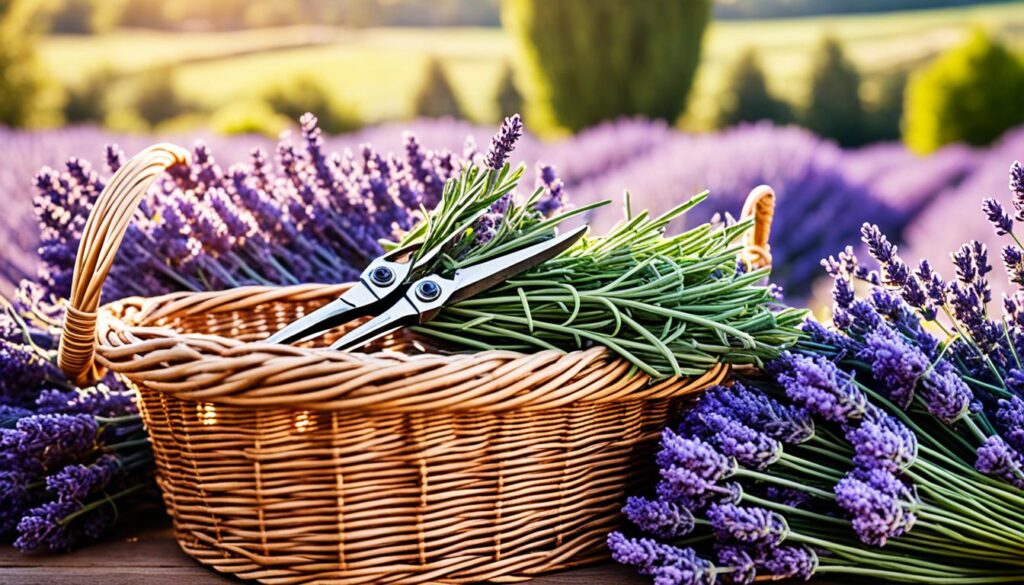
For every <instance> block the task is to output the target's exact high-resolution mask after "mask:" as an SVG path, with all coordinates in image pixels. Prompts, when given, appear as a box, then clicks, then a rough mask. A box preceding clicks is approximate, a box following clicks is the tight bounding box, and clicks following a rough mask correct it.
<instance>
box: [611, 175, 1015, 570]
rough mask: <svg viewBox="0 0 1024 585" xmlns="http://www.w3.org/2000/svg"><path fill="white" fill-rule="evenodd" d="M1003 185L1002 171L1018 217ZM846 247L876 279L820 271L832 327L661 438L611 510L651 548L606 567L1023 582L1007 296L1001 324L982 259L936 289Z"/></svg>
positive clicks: (881, 242)
mask: <svg viewBox="0 0 1024 585" xmlns="http://www.w3.org/2000/svg"><path fill="white" fill-rule="evenodd" d="M1014 168H1015V169H1016V168H1017V167H1016V166H1015V167H1014ZM1014 186H1015V183H1014V175H1012V174H1011V191H1012V194H1013V198H1014V199H1013V202H1014V208H1015V209H1021V208H1024V203H1020V207H1017V203H1018V202H1024V189H1020V192H1019V193H1018V192H1017V191H1016V190H1014ZM983 212H984V213H985V215H986V216H987V217H988V218H989V219H990V221H991V223H992V224H993V227H994V229H995V230H996V231H997V232H1003V234H1004V235H1005V236H1006V237H1008V238H1009V239H1010V240H1011V241H1012V242H1013V244H1011V246H1010V247H1009V248H1008V250H1007V251H1006V252H1004V256H1009V257H1010V258H1011V259H1014V258H1016V255H1017V254H1018V253H1020V251H1021V249H1020V244H1019V242H1017V236H1016V235H1015V234H1014V233H1013V228H1014V225H1013V223H1012V222H1011V221H1010V219H1011V218H1009V214H1008V213H1007V212H1005V211H1004V210H1003V208H1002V206H1001V205H1000V204H999V203H998V202H996V201H989V202H986V203H985V205H984V209H983ZM1013 219H1016V218H1013ZM863 240H864V244H865V247H866V249H867V250H868V252H869V253H870V255H871V256H872V258H873V259H874V260H875V261H876V262H877V263H878V264H877V268H869V267H867V266H866V265H865V264H863V263H862V262H860V261H859V260H858V259H857V258H856V256H854V255H853V253H852V250H850V249H847V250H844V251H843V252H842V253H840V254H839V255H838V256H837V257H831V258H829V259H827V260H825V261H823V264H824V265H825V267H826V269H827V271H828V272H829V274H830V275H831V276H832V277H833V279H834V289H833V298H834V300H835V307H834V318H833V326H832V327H826V326H823V325H821V324H819V323H816V322H814V321H808V322H807V323H806V324H805V326H804V330H805V333H806V337H805V338H804V339H803V340H801V341H800V342H798V343H797V345H796V347H795V348H794V350H793V351H792V352H790V353H786V354H784V355H783V356H781V357H780V358H778V359H776V360H774V361H772V362H770V363H769V364H768V366H767V369H766V372H765V374H764V375H763V376H760V377H754V378H750V379H746V380H744V381H742V382H738V383H736V384H735V385H733V386H732V387H730V388H717V389H714V390H711V391H709V392H708V393H707V394H706V395H705V396H703V397H702V398H701V399H700V401H699V402H698V403H697V405H696V407H695V408H694V409H693V410H691V411H690V412H689V413H688V414H687V415H686V416H685V418H684V420H683V422H682V424H681V425H680V427H679V430H678V431H677V432H674V431H672V430H666V431H665V433H664V435H663V438H662V446H661V450H660V452H659V453H658V457H657V464H658V467H659V471H660V481H659V482H658V483H657V485H656V486H654V489H653V490H652V492H653V494H654V495H655V496H656V498H655V499H651V500H648V499H642V498H636V499H632V500H631V501H630V503H629V505H627V506H626V508H625V510H624V511H625V513H626V515H627V517H628V518H629V519H630V520H631V521H632V523H633V525H634V526H635V528H636V529H638V530H639V531H640V532H642V533H645V534H646V535H649V536H651V537H653V538H654V539H655V540H644V538H645V537H640V538H632V537H628V536H626V535H624V534H620V533H616V534H614V535H612V536H611V537H610V538H609V546H610V547H611V549H612V553H613V556H614V557H615V558H616V559H618V560H620V561H621V562H625V563H627V564H633V565H636V566H638V567H639V569H640V571H641V572H642V573H643V574H647V575H653V576H655V577H656V579H659V581H658V582H660V583H686V584H691V583H692V584H696V583H702V584H705V585H707V584H712V583H718V582H722V583H730V582H731V583H750V582H753V581H754V580H755V579H781V578H788V577H802V578H809V577H810V576H811V575H825V576H828V575H856V576H860V577H865V578H868V577H869V578H875V579H881V580H886V581H902V582H917V583H951V584H954V583H955V584H959V583H965V584H966V583H1014V582H1020V581H1021V580H1024V562H1021V561H1020V557H1019V550H1020V547H1021V546H1022V545H1024V512H1022V511H1021V509H1022V507H1021V506H1022V504H1024V458H1022V456H1021V451H1020V449H1021V448H1022V447H1024V444H1022V439H1024V400H1022V398H1021V392H1022V391H1024V385H1022V384H1021V381H1024V373H1022V372H1024V369H1022V366H1021V361H1020V357H1019V356H1020V355H1021V349H1022V347H1021V345H1020V333H1021V329H1020V325H1019V323H1020V321H1019V315H1018V314H1017V312H1018V311H1019V310H1020V309H1019V307H1020V299H1021V296H1020V291H1016V292H1015V293H1013V294H1012V295H1008V296H1007V297H1006V298H1005V299H1004V309H1005V312H1004V315H1003V317H1002V318H1001V319H1000V318H998V317H996V311H995V310H994V309H992V310H990V309H989V304H990V302H991V296H992V295H991V292H990V291H991V289H990V286H989V284H988V280H987V279H988V274H989V273H990V272H991V270H992V268H991V265H990V263H989V260H988V254H987V250H986V248H985V246H983V245H981V244H978V243H975V242H971V243H968V244H966V245H964V246H962V247H961V248H960V249H958V250H956V251H955V252H953V254H952V259H953V264H954V266H955V268H956V274H955V275H954V277H953V278H952V279H950V280H946V279H945V278H944V277H943V276H942V275H940V274H939V273H938V272H937V271H935V270H934V269H933V268H932V266H931V265H930V264H929V263H927V262H922V263H919V264H918V265H917V266H916V268H911V266H910V265H908V264H907V263H906V262H904V260H903V259H902V258H901V257H900V255H899V253H898V250H897V248H896V246H895V245H893V244H892V243H891V242H890V241H889V240H888V238H886V236H885V235H884V234H883V233H882V232H881V231H880V230H879V229H877V228H876V227H875V226H871V225H865V226H864V229H863ZM1008 268H1010V269H1011V270H1012V269H1014V268H1015V267H1014V266H1010V267H1008ZM856 282H861V283H862V284H860V285H858V286H855V283H856ZM865 288H866V289H867V292H866V295H863V296H862V295H858V294H857V290H858V289H860V290H863V289H865ZM666 511H671V513H668V512H666ZM675 518H682V519H685V520H686V521H685V522H673V521H672V520H673V519H675ZM652 550H657V553H658V554H656V555H651V554H647V555H646V556H645V555H642V554H640V552H643V551H652ZM677 559H686V560H687V563H688V564H687V566H701V567H704V568H703V571H702V572H700V573H699V574H698V573H697V572H693V571H691V572H689V573H680V572H678V571H677V570H676V569H675V567H677V566H679V563H678V561H677ZM704 559H708V560H712V559H713V560H716V561H717V563H715V562H712V563H711V565H710V567H708V566H706V565H702V564H701V562H702V561H704ZM768 559H772V560H771V562H769V561H768ZM704 562H707V561H704Z"/></svg>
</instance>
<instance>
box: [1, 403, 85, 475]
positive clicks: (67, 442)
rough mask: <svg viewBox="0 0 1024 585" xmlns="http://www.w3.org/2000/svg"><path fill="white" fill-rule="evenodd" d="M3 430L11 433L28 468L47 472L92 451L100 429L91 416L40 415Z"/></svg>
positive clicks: (18, 452)
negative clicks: (45, 469) (46, 469)
mask: <svg viewBox="0 0 1024 585" xmlns="http://www.w3.org/2000/svg"><path fill="white" fill-rule="evenodd" d="M0 430H6V431H8V436H9V437H10V439H11V440H12V441H11V442H13V443H14V445H13V448H14V451H15V452H16V453H17V454H18V456H19V457H20V458H21V460H22V463H23V464H24V465H32V466H36V465H38V466H39V467H40V468H47V467H49V466H50V465H52V464H53V463H55V462H57V461H61V460H64V459H67V458H70V457H73V456H75V455H78V454H80V453H82V452H84V451H85V450H87V449H88V448H90V447H91V446H92V445H93V442H94V441H95V440H96V433H97V431H98V430H99V427H98V425H97V424H96V420H95V419H94V418H93V417H91V416H89V415H84V414H75V415H66V414H37V415H33V416H27V417H24V418H21V419H19V420H18V422H17V424H16V425H15V428H14V429H13V430H8V429H0ZM3 449H4V444H0V451H2V450H3Z"/></svg>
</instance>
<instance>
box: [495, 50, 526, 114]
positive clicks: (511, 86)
mask: <svg viewBox="0 0 1024 585" xmlns="http://www.w3.org/2000/svg"><path fill="white" fill-rule="evenodd" d="M495 101H496V102H497V106H498V115H499V116H500V117H501V119H502V120H504V119H505V118H507V117H509V116H511V115H512V114H522V113H523V96H522V94H520V93H519V89H517V88H516V80H515V75H514V74H513V72H512V67H511V66H510V65H509V64H508V63H506V64H505V68H504V69H503V70H502V72H501V80H500V81H499V82H498V92H497V95H496V96H495Z"/></svg>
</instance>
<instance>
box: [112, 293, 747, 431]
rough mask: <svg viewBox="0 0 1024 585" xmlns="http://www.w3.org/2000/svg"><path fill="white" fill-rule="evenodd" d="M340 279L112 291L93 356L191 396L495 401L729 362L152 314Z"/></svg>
mask: <svg viewBox="0 0 1024 585" xmlns="http://www.w3.org/2000/svg"><path fill="white" fill-rule="evenodd" d="M349 286H351V284H350V283H344V284H300V285H291V286H245V287H238V288H234V289H228V290H223V291H207V292H175V293H170V294H166V295H161V296H156V297H129V298H125V299H121V300H118V301H115V302H112V303H109V304H106V305H103V306H102V307H100V310H99V311H98V313H99V314H98V327H97V330H96V338H97V345H96V349H97V354H96V357H97V363H98V364H99V365H101V366H103V367H104V368H107V369H109V370H112V371H114V372H116V373H119V374H121V375H123V376H125V377H127V378H128V379H129V380H131V381H132V382H134V383H135V384H136V385H137V386H138V387H139V388H140V390H144V391H156V392H162V393H166V394H168V395H171V396H174V397H176V398H178V399H184V400H189V401H194V402H197V403H199V402H202V403H214V404H224V405H232V406H239V407H252V408H268V407H287V408H294V409H302V410H332V411H335V410H349V409H360V410H375V411H378V410H389V411H437V410H442V411H457V410H476V411H497V410H508V409H547V408H555V407H559V406H565V405H568V404H571V403H575V402H618V401H624V400H651V399H659V398H675V397H679V396H683V395H686V394H690V393H692V392H694V391H696V390H699V389H702V388H705V387H707V386H710V385H713V384H716V383H718V382H720V381H722V380H723V379H724V378H725V376H726V375H727V374H728V372H729V367H728V366H727V365H725V364H722V363H719V364H717V365H716V366H714V367H712V368H711V369H709V370H708V371H707V372H706V373H704V374H703V375H701V376H695V377H674V378H665V379H661V380H653V379H651V378H650V377H648V376H647V375H645V374H643V373H642V372H635V370H634V368H633V367H632V365H631V364H630V363H629V362H628V361H627V360H625V359H623V358H621V357H617V356H616V357H612V356H610V355H609V353H608V351H607V350H606V349H605V348H603V347H594V348H590V349H585V350H577V351H572V352H560V351H556V350H541V351H537V352H534V353H520V352H514V351H507V350H489V351H481V352H476V353H458V354H431V353H424V354H406V353H401V352H396V351H380V352H375V353H356V352H343V351H333V350H329V349H325V348H309V347H295V346H290V345H279V344H267V343H260V342H259V341H255V342H253V341H244V340H239V339H233V338H230V337H225V336H221V335H214V334H200V333H183V332H180V331H176V330H174V329H172V328H170V327H165V326H155V325H153V324H154V323H156V322H158V321H160V320H162V319H167V318H171V317H177V316H194V315H199V314H217V313H227V312H239V311H242V312H244V311H246V310H252V309H254V308H255V307H257V306H260V305H263V304H266V303H277V302H288V303H295V302H310V301H317V300H321V299H323V300H324V301H325V302H326V301H327V300H330V299H333V298H336V297H337V296H339V295H340V294H341V293H343V292H344V291H345V290H346V289H347V288H348V287H349ZM266 333H267V335H269V334H270V333H272V331H270V330H269V329H268V330H267V332H266Z"/></svg>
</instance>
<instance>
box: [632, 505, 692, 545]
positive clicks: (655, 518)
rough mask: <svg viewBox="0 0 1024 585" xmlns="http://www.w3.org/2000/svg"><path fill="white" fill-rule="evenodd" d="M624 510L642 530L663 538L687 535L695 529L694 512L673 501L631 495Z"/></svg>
mask: <svg viewBox="0 0 1024 585" xmlns="http://www.w3.org/2000/svg"><path fill="white" fill-rule="evenodd" d="M622 512H623V513H625V514H626V517H627V518H629V521H630V522H632V523H633V524H635V525H636V526H637V528H639V529H640V530H643V531H644V532H649V533H651V534H653V535H655V536H660V537H662V538H677V537H680V536H685V535H687V534H689V533H690V532H691V531H692V530H693V525H694V520H693V514H692V513H691V512H690V510H688V509H687V508H684V507H682V506H679V505H676V504H674V503H672V502H665V501H662V500H648V499H647V498H641V497H637V496H630V497H629V499H627V500H626V506H625V507H624V508H623V509H622Z"/></svg>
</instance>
